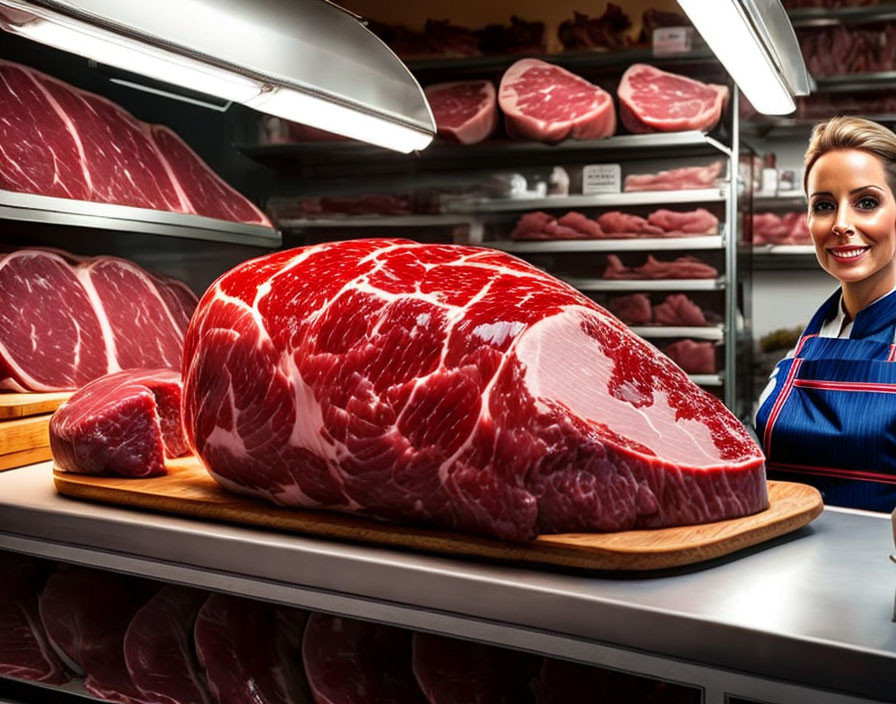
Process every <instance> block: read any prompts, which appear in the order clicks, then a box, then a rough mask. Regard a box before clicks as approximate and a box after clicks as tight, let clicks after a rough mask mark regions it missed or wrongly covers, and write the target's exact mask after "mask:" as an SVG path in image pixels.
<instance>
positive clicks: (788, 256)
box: [753, 244, 818, 271]
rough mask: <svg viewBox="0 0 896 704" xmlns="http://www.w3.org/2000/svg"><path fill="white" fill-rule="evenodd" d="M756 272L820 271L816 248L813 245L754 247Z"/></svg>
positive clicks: (767, 245)
mask: <svg viewBox="0 0 896 704" xmlns="http://www.w3.org/2000/svg"><path fill="white" fill-rule="evenodd" d="M753 268H754V269H756V270H760V271H762V270H765V271H773V270H786V269H818V259H817V258H816V256H815V247H814V246H812V245H811V244H770V245H769V244H766V245H758V246H756V247H753Z"/></svg>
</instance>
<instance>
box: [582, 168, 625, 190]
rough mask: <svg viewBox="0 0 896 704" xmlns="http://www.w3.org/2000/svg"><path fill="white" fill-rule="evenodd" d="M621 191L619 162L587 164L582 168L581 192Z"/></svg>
mask: <svg viewBox="0 0 896 704" xmlns="http://www.w3.org/2000/svg"><path fill="white" fill-rule="evenodd" d="M621 191H622V169H621V167H620V166H619V164H589V165H588V166H586V167H585V168H583V169H582V193H583V194H584V195H586V196H588V195H592V194H594V193H619V192H621Z"/></svg>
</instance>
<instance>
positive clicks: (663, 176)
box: [622, 161, 723, 191]
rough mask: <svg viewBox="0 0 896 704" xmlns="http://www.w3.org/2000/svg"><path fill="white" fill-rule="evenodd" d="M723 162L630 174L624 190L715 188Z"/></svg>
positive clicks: (626, 178) (626, 179)
mask: <svg viewBox="0 0 896 704" xmlns="http://www.w3.org/2000/svg"><path fill="white" fill-rule="evenodd" d="M722 167H723V163H722V162H721V161H714V162H712V163H711V164H707V165H706V166H681V167H679V168H677V169H669V170H667V171H659V172H657V173H655V174H629V175H628V176H626V177H625V185H624V186H623V189H622V190H624V191H682V190H692V189H701V188H713V187H714V186H715V185H716V184H717V182H718V179H719V177H720V176H721V174H722Z"/></svg>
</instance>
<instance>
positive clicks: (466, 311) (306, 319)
mask: <svg viewBox="0 0 896 704" xmlns="http://www.w3.org/2000/svg"><path fill="white" fill-rule="evenodd" d="M184 424H185V428H186V432H187V437H188V439H189V442H190V444H191V446H192V447H193V448H194V450H195V452H196V454H197V455H198V457H199V458H201V460H202V462H203V464H204V465H205V467H206V468H207V469H208V470H209V472H210V473H211V474H212V476H213V477H215V478H216V479H217V480H218V481H219V482H220V483H221V484H222V486H223V487H224V488H226V489H228V490H233V491H238V492H242V493H246V494H249V495H253V496H258V497H263V498H266V499H268V500H270V501H273V502H275V503H278V504H281V505H291V506H308V507H312V506H313V507H315V508H331V509H336V510H340V511H349V512H360V513H364V514H367V515H370V516H376V517H379V518H385V519H391V520H395V521H402V522H412V523H425V524H430V525H438V526H443V527H447V528H453V529H459V530H464V531H470V532H475V533H481V534H485V535H491V536H496V537H499V538H504V539H509V540H528V539H531V538H533V537H534V536H535V535H536V534H537V533H538V532H577V531H595V530H626V529H629V528H633V527H636V526H637V527H660V526H670V525H679V524H687V523H701V522H705V521H715V520H720V519H722V518H731V517H735V516H742V515H745V514H750V513H754V512H756V511H759V510H762V509H763V508H765V506H766V504H767V498H766V486H765V471H764V463H763V457H762V453H761V452H760V451H759V448H758V447H757V446H756V445H755V443H754V442H753V441H752V440H751V439H750V436H749V435H748V434H747V432H746V431H745V430H744V428H743V426H742V425H741V424H740V423H739V422H738V421H737V420H736V419H735V417H734V416H733V415H732V414H731V413H730V412H729V411H728V410H727V409H726V408H725V407H724V405H722V403H721V402H720V401H718V400H717V399H715V398H714V397H712V396H710V395H708V394H706V393H705V392H703V391H702V390H700V389H699V388H698V387H697V386H695V385H694V384H693V383H691V381H690V380H689V379H688V378H687V376H686V375H684V374H683V373H682V372H681V371H680V370H679V369H678V368H677V367H675V366H674V365H673V364H671V363H670V362H669V360H668V358H666V357H665V356H663V355H660V354H659V353H658V352H657V350H656V348H654V347H652V346H651V345H649V344H647V343H645V342H644V341H642V340H641V339H640V338H638V337H637V336H635V335H633V334H632V333H631V332H630V331H629V329H628V328H627V327H626V326H625V325H623V324H622V323H621V322H619V321H618V320H617V319H616V318H614V317H613V316H612V315H610V314H609V313H608V312H607V311H606V310H604V309H603V308H601V307H599V306H597V305H596V304H595V303H594V302H593V301H591V300H590V299H589V298H587V297H585V296H583V295H582V294H580V293H579V292H577V291H576V290H575V289H573V288H572V287H570V286H569V285H567V284H565V283H563V282H561V281H559V280H557V279H555V278H553V277H551V276H550V275H548V274H545V273H544V272H542V271H540V270H538V269H536V268H535V267H533V266H531V265H529V264H527V263H525V262H523V261H521V260H519V259H516V258H515V257H512V256H510V255H508V254H505V253H502V252H498V251H495V250H489V249H481V248H476V247H464V246H457V245H424V244H416V243H413V242H410V241H407V240H351V241H343V242H334V243H327V244H321V245H316V246H311V247H305V248H300V249H295V250H289V251H284V252H277V253H274V254H271V255H268V256H265V257H261V258H259V259H254V260H251V261H249V262H246V263H244V264H242V265H240V266H238V267H236V268H235V269H232V270H231V271H230V272H228V273H227V274H225V275H224V276H222V277H221V278H219V279H218V281H217V282H216V283H215V284H214V285H213V286H212V287H211V288H210V289H209V290H208V291H207V292H206V294H205V296H204V297H203V299H202V301H201V302H200V304H199V308H198V309H197V312H196V314H195V315H194V316H193V318H192V320H191V321H190V327H189V328H188V331H187V337H186V345H185V353H184Z"/></svg>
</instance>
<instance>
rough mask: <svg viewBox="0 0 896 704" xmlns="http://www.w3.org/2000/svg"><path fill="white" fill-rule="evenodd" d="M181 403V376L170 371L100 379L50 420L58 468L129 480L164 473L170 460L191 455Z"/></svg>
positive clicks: (142, 372)
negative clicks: (182, 419)
mask: <svg viewBox="0 0 896 704" xmlns="http://www.w3.org/2000/svg"><path fill="white" fill-rule="evenodd" d="M180 400H181V380H180V374H178V373H177V372H174V371H171V370H170V369H137V370H130V371H126V372H116V373H114V374H107V375H106V376H103V377H100V378H99V379H95V380H94V381H92V382H90V383H89V384H87V385H86V386H84V387H83V388H81V389H80V390H79V391H77V392H76V393H75V394H74V395H73V396H72V397H71V398H70V399H68V401H66V402H65V403H63V404H62V406H60V407H59V408H58V409H57V410H56V412H55V413H54V414H53V417H52V418H51V419H50V449H51V451H52V453H53V459H54V460H55V461H56V467H57V468H58V469H61V470H64V471H66V472H76V473H80V474H106V473H108V474H115V475H118V476H124V477H148V476H154V475H157V474H164V473H165V458H166V457H180V456H181V455H185V454H187V452H188V447H187V441H186V438H185V436H184V431H183V424H182V423H181V415H180Z"/></svg>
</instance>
